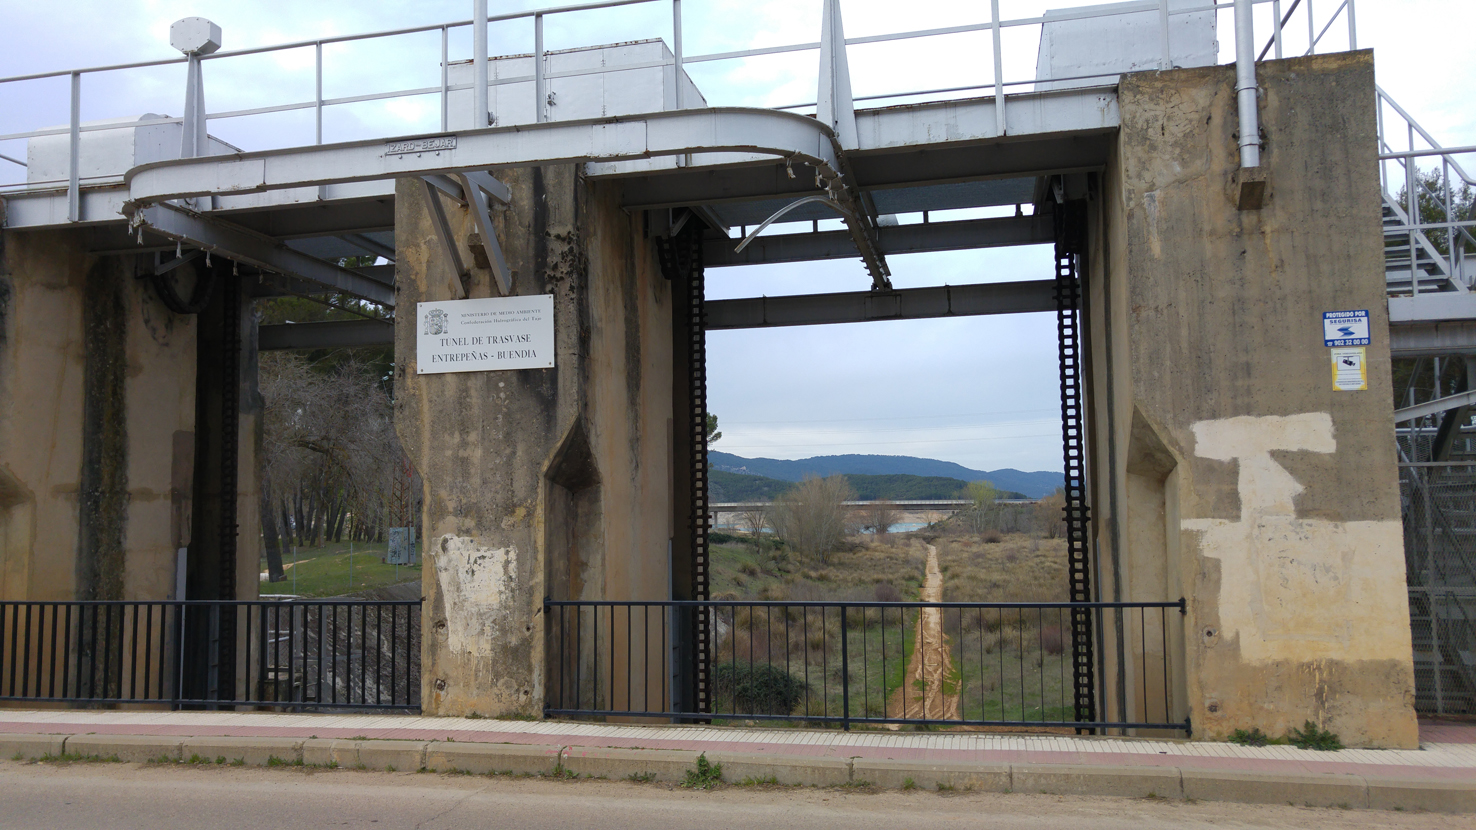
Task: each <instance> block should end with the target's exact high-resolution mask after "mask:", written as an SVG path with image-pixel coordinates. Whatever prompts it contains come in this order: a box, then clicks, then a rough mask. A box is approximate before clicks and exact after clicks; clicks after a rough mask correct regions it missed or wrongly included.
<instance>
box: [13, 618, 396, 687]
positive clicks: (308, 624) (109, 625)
mask: <svg viewBox="0 0 1476 830" xmlns="http://www.w3.org/2000/svg"><path fill="white" fill-rule="evenodd" d="M228 638H234V645H235V648H234V649H231V648H225V649H222V648H221V645H222V643H223V642H226V641H227V640H228ZM221 654H234V655H236V658H235V661H234V665H230V666H222V665H221V663H220V655H221ZM0 700H12V701H28V702H35V703H42V702H66V703H75V702H91V703H169V704H173V705H175V706H177V707H189V708H201V707H214V706H218V705H223V704H225V705H230V706H237V705H244V706H260V707H269V708H278V709H286V710H293V711H306V710H315V709H362V710H382V709H394V710H407V711H417V710H418V709H419V708H420V601H419V600H412V601H371V600H309V601H296V600H294V601H255V602H242V601H213V600H191V601H169V602H124V601H96V602H80V601H72V602H0Z"/></svg>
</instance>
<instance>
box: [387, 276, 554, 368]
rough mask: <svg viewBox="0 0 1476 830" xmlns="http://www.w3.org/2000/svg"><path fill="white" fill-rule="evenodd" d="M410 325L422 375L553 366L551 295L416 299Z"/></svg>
mask: <svg viewBox="0 0 1476 830" xmlns="http://www.w3.org/2000/svg"><path fill="white" fill-rule="evenodd" d="M415 323H416V331H417V335H416V343H415V363H416V367H417V371H418V373H419V374H422V375H428V374H433V373H437V372H494V371H500V370H506V369H549V368H552V367H553V365H554V325H553V295H552V294H536V295H533V296H529V297H492V298H489V299H484V300H447V301H445V302H439V303H420V304H419V305H418V306H417V308H416V320H415Z"/></svg>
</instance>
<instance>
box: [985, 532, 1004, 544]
mask: <svg viewBox="0 0 1476 830" xmlns="http://www.w3.org/2000/svg"><path fill="white" fill-rule="evenodd" d="M981 538H983V540H984V543H985V544H988V545H997V544H999V543H1000V542H1002V541H1004V536H1003V535H1001V534H1000V532H999V531H997V530H986V531H984V533H983V534H982V537H981Z"/></svg>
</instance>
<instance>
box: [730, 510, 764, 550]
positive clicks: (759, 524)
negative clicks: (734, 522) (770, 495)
mask: <svg viewBox="0 0 1476 830" xmlns="http://www.w3.org/2000/svg"><path fill="white" fill-rule="evenodd" d="M738 526H739V527H741V528H743V529H744V530H745V531H747V532H748V535H749V538H751V539H753V550H754V552H755V553H757V552H758V550H759V548H760V545H761V543H762V541H763V533H764V528H766V527H768V526H769V511H768V510H767V509H766V508H765V507H764V506H763V505H761V504H756V505H753V506H752V507H749V508H748V509H747V510H744V511H743V512H742V513H739V514H738Z"/></svg>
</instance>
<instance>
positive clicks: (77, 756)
mask: <svg viewBox="0 0 1476 830" xmlns="http://www.w3.org/2000/svg"><path fill="white" fill-rule="evenodd" d="M36 760H37V761H40V762H41V763H43V764H46V763H51V764H75V763H91V764H121V763H123V759H122V758H119V757H118V756H117V755H83V754H81V753H77V752H62V753H60V754H57V755H53V754H51V753H50V752H48V753H46V754H45V755H42V756H41V757H40V758H37V759H36Z"/></svg>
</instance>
